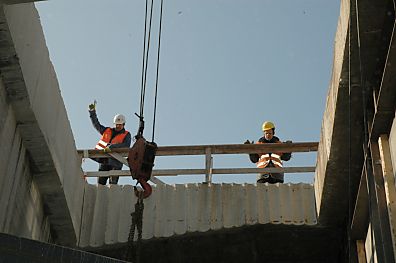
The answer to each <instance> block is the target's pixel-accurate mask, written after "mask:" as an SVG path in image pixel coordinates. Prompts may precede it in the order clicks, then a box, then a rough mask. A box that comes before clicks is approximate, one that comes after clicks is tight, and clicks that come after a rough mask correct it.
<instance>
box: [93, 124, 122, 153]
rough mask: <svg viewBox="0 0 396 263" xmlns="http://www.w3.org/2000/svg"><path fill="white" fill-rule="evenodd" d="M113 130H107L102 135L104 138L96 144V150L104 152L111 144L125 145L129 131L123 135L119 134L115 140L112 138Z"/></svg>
mask: <svg viewBox="0 0 396 263" xmlns="http://www.w3.org/2000/svg"><path fill="white" fill-rule="evenodd" d="M112 133H113V132H112V130H111V128H107V129H106V130H105V131H104V132H103V134H102V138H100V140H99V142H98V143H97V144H96V146H95V148H96V149H99V150H103V149H104V148H106V147H107V146H108V145H109V144H119V143H123V142H124V139H125V137H126V136H127V134H128V133H129V132H128V131H126V130H125V131H124V132H123V133H119V134H117V135H116V136H114V137H113V139H112V138H111V136H112Z"/></svg>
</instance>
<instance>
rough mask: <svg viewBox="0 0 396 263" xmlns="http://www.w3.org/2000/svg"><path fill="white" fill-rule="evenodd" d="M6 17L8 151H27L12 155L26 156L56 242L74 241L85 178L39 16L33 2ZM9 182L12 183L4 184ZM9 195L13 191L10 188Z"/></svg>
mask: <svg viewBox="0 0 396 263" xmlns="http://www.w3.org/2000/svg"><path fill="white" fill-rule="evenodd" d="M0 22H1V23H0V32H1V34H0V72H1V76H2V80H3V83H4V86H3V87H2V91H1V92H2V98H3V99H2V103H3V106H2V107H4V109H5V110H6V109H7V110H8V113H7V114H6V113H5V112H7V111H1V113H0V116H3V115H4V116H8V117H7V119H6V118H5V117H2V118H1V119H0V127H5V126H4V125H3V124H4V123H6V121H8V122H10V124H8V125H7V128H3V130H4V132H3V136H2V139H1V143H2V144H4V143H7V141H8V140H14V141H13V142H12V147H9V148H8V149H4V150H3V148H2V150H3V151H4V154H5V155H10V151H11V149H14V148H15V147H16V150H15V151H19V152H21V154H20V155H13V156H12V158H13V159H10V160H11V161H13V160H14V159H15V158H17V160H18V159H22V158H25V161H23V162H21V166H23V167H26V169H25V170H26V172H25V173H26V174H28V175H29V176H30V180H31V177H33V181H34V185H36V186H37V189H38V191H36V192H38V194H37V195H38V197H37V199H38V200H41V201H40V202H41V203H39V204H36V205H37V207H36V210H38V211H40V209H41V210H42V209H43V207H45V214H46V215H48V219H49V222H50V225H51V230H52V238H53V240H54V241H55V242H57V243H59V244H63V245H69V246H74V245H75V242H76V236H77V233H78V230H79V225H80V218H81V207H82V200H83V191H84V185H85V180H84V179H83V176H82V171H81V166H80V160H79V158H78V155H77V152H76V146H75V142H74V138H73V134H72V131H71V127H70V124H69V120H68V118H67V113H66V109H65V106H64V103H63V100H62V97H61V93H60V90H59V84H58V81H57V78H56V74H55V71H54V68H53V65H52V63H51V61H50V59H49V54H48V49H47V46H46V43H45V39H44V34H43V30H42V27H41V24H40V19H39V15H38V12H37V10H36V8H35V7H34V4H31V3H30V4H20V5H11V6H0ZM4 101H5V102H6V103H5V104H4ZM12 112H13V114H12ZM12 122H14V126H13V125H12V124H11V123H12ZM15 123H16V124H15ZM15 127H16V128H15ZM8 129H10V130H8ZM9 131H13V132H14V133H15V134H14V133H13V134H12V136H14V135H15V138H16V139H13V138H14V137H12V136H11V135H7V136H6V134H5V132H9ZM17 136H20V138H18V137H17ZM19 141H21V142H22V143H20V142H19ZM18 147H19V148H18ZM24 152H26V153H27V155H26V154H25V153H24ZM19 156H20V157H19ZM27 156H28V157H27ZM10 158H11V157H10ZM7 163H8V162H7ZM10 167H11V166H10ZM7 169H8V168H7ZM20 169H22V168H20ZM29 169H30V171H28V170H29ZM15 176H16V172H15V171H14V170H12V169H11V168H9V169H8V170H5V172H4V173H3V174H2V177H3V178H5V179H4V180H7V181H9V182H12V181H13V179H10V178H14V177H15ZM29 176H28V177H29ZM10 184H11V183H10ZM7 186H10V185H5V186H4V187H5V188H8V187H7ZM29 187H30V185H29ZM17 194H18V195H20V194H21V195H22V194H23V193H22V192H17ZM4 195H7V194H6V193H5V192H4ZM21 198H23V197H17V199H21ZM43 203H44V205H43ZM9 216H11V215H9ZM0 218H1V215H0ZM29 219H30V218H27V219H26V220H29ZM7 220H12V217H11V218H9V217H7V219H6V221H7ZM38 221H39V220H38ZM6 232H7V231H6ZM44 234H45V232H43V235H44Z"/></svg>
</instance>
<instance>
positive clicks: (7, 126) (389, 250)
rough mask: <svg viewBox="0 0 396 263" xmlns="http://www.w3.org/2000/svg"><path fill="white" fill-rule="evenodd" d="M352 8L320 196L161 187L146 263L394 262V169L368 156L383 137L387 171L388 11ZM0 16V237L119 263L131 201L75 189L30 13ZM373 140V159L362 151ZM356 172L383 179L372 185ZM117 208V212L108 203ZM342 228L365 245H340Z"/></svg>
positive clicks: (246, 188) (69, 141) (121, 193)
mask: <svg viewBox="0 0 396 263" xmlns="http://www.w3.org/2000/svg"><path fill="white" fill-rule="evenodd" d="M2 2H3V3H6V4H15V3H23V2H30V1H2ZM352 2H353V3H355V2H354V1H352ZM357 3H358V4H359V5H358V10H359V12H360V16H359V17H360V20H359V23H357V22H356V20H357V18H358V16H356V13H357V12H356V10H357V9H356V6H355V5H354V4H353V5H351V4H350V2H349V1H344V0H343V1H341V10H340V11H341V12H340V18H339V22H338V29H337V34H336V40H335V47H334V62H333V72H332V81H331V83H330V85H329V93H328V97H327V102H326V110H325V114H324V117H323V124H322V131H321V140H320V143H319V151H318V159H317V170H316V174H315V184H314V187H313V186H310V185H303V184H299V185H288V184H285V185H271V186H264V185H260V186H255V185H211V186H208V185H182V186H159V187H157V188H155V190H154V194H153V196H152V199H151V200H148V201H147V207H146V210H145V213H146V214H145V215H144V218H146V219H147V222H150V223H147V222H146V221H145V224H146V225H148V226H147V227H146V225H145V230H144V231H145V232H144V242H143V247H142V254H143V255H144V256H143V258H142V260H143V261H144V262H151V261H156V262H184V261H187V260H189V261H191V262H202V261H203V260H210V261H213V260H216V261H220V262H222V261H232V262H240V261H242V260H245V261H250V262H258V261H262V260H267V261H268V260H271V262H287V261H291V260H293V262H344V261H347V260H348V255H351V254H352V255H354V253H357V251H358V250H359V249H362V248H363V251H365V252H364V253H363V254H364V255H365V256H367V258H370V257H373V255H374V254H375V257H377V259H378V260H379V261H380V262H392V259H391V258H392V256H390V254H392V255H394V252H393V251H394V245H392V244H394V236H393V235H390V234H389V233H387V231H386V230H387V229H388V230H389V232H392V231H390V230H392V229H394V228H393V224H394V223H393V221H392V211H394V210H392V209H394V208H393V203H394V199H392V193H393V192H394V185H393V186H392V185H391V184H388V182H390V181H389V180H391V179H392V178H393V172H392V176H390V177H384V175H383V174H381V176H378V168H379V169H380V170H381V167H385V165H384V164H382V166H381V167H379V166H378V165H381V160H384V159H385V157H380V156H379V155H378V156H377V155H375V153H376V152H375V150H376V149H377V150H378V149H379V148H378V138H379V135H387V136H388V138H389V142H390V143H388V145H389V151H390V154H388V157H389V158H390V160H391V162H392V165H393V167H394V165H395V163H396V161H395V160H396V154H395V153H396V144H395V135H394V134H395V132H396V128H395V124H394V112H395V98H396V91H395V89H394V88H392V87H394V81H395V80H394V77H393V76H394V75H395V74H394V72H393V70H394V66H392V65H393V64H394V63H393V59H394V57H395V56H394V54H393V28H394V17H395V16H394V9H393V8H394V7H393V1H387V0H381V1H376V3H371V2H370V1H357ZM373 10H375V12H374V11H373ZM367 13H370V16H368V15H367ZM0 20H1V23H0V32H1V34H0V77H1V83H0V84H1V85H0V86H1V88H0V123H1V124H2V125H0V140H1V142H2V145H3V147H1V148H0V155H1V158H0V171H1V173H0V182H1V184H0V185H1V186H2V190H1V194H0V204H1V206H0V231H1V232H4V233H9V234H12V235H15V236H21V237H27V238H31V239H35V240H39V241H47V242H51V243H52V242H53V243H57V244H62V245H66V246H69V247H75V246H80V247H82V248H84V249H87V250H90V251H94V252H95V253H100V254H103V255H109V256H112V257H115V258H120V257H121V256H120V255H121V254H122V253H121V252H122V251H123V250H125V247H126V244H125V242H126V235H127V233H128V231H127V229H128V225H129V212H130V211H132V209H133V203H134V202H133V201H134V199H133V198H134V196H133V194H132V191H131V187H130V186H124V187H121V186H115V187H111V188H107V187H99V188H98V187H97V186H93V185H87V184H86V183H85V181H84V180H83V176H82V171H81V168H80V160H79V157H78V155H77V152H76V148H75V144H74V139H73V135H72V133H71V128H70V124H69V122H68V119H67V113H66V110H65V107H64V104H63V101H62V98H61V94H60V92H59V85H58V83H57V80H56V74H55V71H54V69H53V66H52V64H51V62H50V60H49V56H48V50H47V48H46V45H45V40H44V35H43V32H42V29H41V25H40V22H39V17H38V14H37V11H36V9H35V8H34V5H33V4H31V3H27V4H21V5H3V6H2V7H1V10H0ZM357 25H359V28H358V27H357ZM358 29H359V32H360V35H359V37H360V39H359V41H360V42H358V39H357V36H358V35H357V34H356V32H357V31H358ZM358 43H361V44H360V45H359V44H358ZM362 65H364V73H363V72H362ZM362 79H363V80H364V81H362ZM362 90H365V91H366V90H367V91H366V93H367V92H369V91H370V92H371V91H373V95H372V94H370V96H367V97H370V98H371V97H373V98H374V99H371V100H370V99H367V97H365V93H364V92H362ZM365 105H366V107H363V106H365ZM48 109H51V110H48ZM366 109H368V110H369V112H368V113H367V112H366ZM48 120H56V121H55V122H53V121H51V122H50V121H48ZM392 124H393V126H392ZM365 127H368V129H367V134H368V137H369V141H368V142H367V140H365V133H364V131H365ZM366 137H367V136H366ZM367 143H369V148H370V150H371V151H363V146H367ZM373 150H374V152H372V151H373ZM382 152H383V151H382ZM368 154H369V155H370V156H369V155H368ZM369 157H370V158H371V157H372V159H373V162H372V167H368V166H367V165H368V164H367V160H371V159H369ZM365 160H366V162H365ZM378 162H380V164H378ZM362 167H365V169H366V170H367V168H369V169H368V170H370V168H373V170H374V172H376V171H377V173H374V175H375V176H374V178H375V180H374V183H375V186H376V187H374V188H373V187H372V185H371V184H370V183H369V182H368V181H371V178H372V177H371V176H370V175H368V176H367V174H368V173H367V171H366V172H364V171H365V169H362ZM375 169H377V170H375ZM362 175H363V176H362ZM383 177H384V178H385V180H384V179H382V178H383ZM364 178H367V179H368V181H367V180H366V181H363V179H364ZM388 179H389V180H388ZM381 180H382V181H381ZM387 180H388V181H387ZM384 182H385V183H384ZM359 184H360V185H361V187H360V188H359ZM364 185H367V187H366V189H365V190H364V187H363V186H364ZM359 189H363V190H359ZM365 193H366V195H364V194H365ZM389 193H390V194H389ZM364 196H366V199H365V198H364ZM314 200H315V201H314ZM117 201H119V202H121V206H114V205H112V204H114V203H117ZM209 204H210V206H209ZM246 204H249V205H246ZM275 204H276V205H275ZM369 204H370V205H369ZM375 204H376V206H374V205H375ZM175 207H177V209H176V208H175ZM209 207H210V208H209ZM367 207H371V210H372V211H368V210H369V209H368V208H367ZM276 208H279V210H277V209H276ZM315 208H316V212H315V210H314V209H315ZM374 208H375V209H374ZM104 211H107V213H104ZM124 212H125V213H124ZM103 214H105V215H106V216H105V217H103ZM316 214H317V215H318V217H317V216H316ZM381 216H382V217H381ZM99 218H100V219H99ZM351 218H354V221H353V222H351V221H352V219H351ZM380 218H385V219H380ZM386 218H390V219H388V220H386ZM393 219H394V218H393ZM21 226H22V227H21ZM369 226H370V228H369ZM349 229H352V230H353V231H355V232H354V233H355V237H354V238H352V241H353V242H355V241H356V240H358V241H359V240H360V241H363V247H362V246H358V245H356V244H361V243H359V242H358V243H348V233H349ZM369 229H373V232H370V231H371V230H369ZM371 233H374V235H371ZM371 237H374V239H375V240H372V239H371ZM389 240H390V241H391V244H389ZM392 240H393V241H392ZM374 241H375V242H374ZM381 241H382V242H381ZM392 242H393V243H392ZM373 243H375V244H376V245H373ZM382 243H383V244H385V245H384V246H381V247H379V246H380V245H379V244H382ZM267 244H276V245H267ZM370 244H371V245H370ZM220 248H221V249H222V252H219V250H220ZM348 248H349V249H350V250H349V252H351V251H352V253H349V252H348ZM284 251H288V252H289V253H284ZM356 257H357V256H356ZM361 257H362V255H360V258H361ZM381 260H382V261H381Z"/></svg>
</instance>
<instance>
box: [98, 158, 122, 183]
mask: <svg viewBox="0 0 396 263" xmlns="http://www.w3.org/2000/svg"><path fill="white" fill-rule="evenodd" d="M121 168H122V167H121ZM121 168H120V169H116V168H114V167H113V166H112V165H108V164H103V163H101V164H100V165H99V171H111V170H121ZM109 177H110V180H109V183H110V184H117V183H118V178H119V176H107V177H98V184H102V185H106V183H107V179H109Z"/></svg>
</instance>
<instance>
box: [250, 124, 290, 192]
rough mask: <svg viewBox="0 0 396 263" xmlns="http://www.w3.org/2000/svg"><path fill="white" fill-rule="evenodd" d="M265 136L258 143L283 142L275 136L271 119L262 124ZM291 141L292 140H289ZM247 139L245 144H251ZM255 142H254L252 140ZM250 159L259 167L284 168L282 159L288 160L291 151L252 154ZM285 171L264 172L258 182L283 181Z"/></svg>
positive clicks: (271, 182)
mask: <svg viewBox="0 0 396 263" xmlns="http://www.w3.org/2000/svg"><path fill="white" fill-rule="evenodd" d="M262 130H263V133H264V136H263V137H261V138H260V139H259V140H258V142H257V143H282V142H281V141H280V140H279V138H278V137H276V136H275V125H274V123H272V122H270V121H266V122H264V123H263V125H262ZM288 142H290V141H288ZM249 143H250V141H249V140H247V141H246V142H245V144H249ZM252 143H253V142H252ZM249 157H250V160H251V161H252V162H253V163H255V164H256V166H257V168H265V167H277V168H282V167H283V163H282V160H284V161H288V160H290V158H291V153H281V152H274V153H261V154H250V155H249ZM283 180H284V174H283V173H262V174H260V175H259V176H258V178H257V183H270V184H275V183H283Z"/></svg>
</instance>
